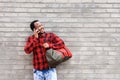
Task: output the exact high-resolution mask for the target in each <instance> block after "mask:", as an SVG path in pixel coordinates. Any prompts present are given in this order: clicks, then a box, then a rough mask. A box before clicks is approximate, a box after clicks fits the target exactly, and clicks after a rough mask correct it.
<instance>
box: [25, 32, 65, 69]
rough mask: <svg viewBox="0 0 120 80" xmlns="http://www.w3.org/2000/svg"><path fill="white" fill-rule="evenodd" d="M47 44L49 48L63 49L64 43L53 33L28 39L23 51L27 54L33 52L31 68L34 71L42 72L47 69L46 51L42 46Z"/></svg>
mask: <svg viewBox="0 0 120 80" xmlns="http://www.w3.org/2000/svg"><path fill="white" fill-rule="evenodd" d="M45 42H47V43H48V44H49V48H53V49H60V48H62V47H64V42H63V40H62V39H60V38H59V37H58V36H56V35H55V34H54V33H44V35H43V36H40V37H39V38H36V37H34V36H33V35H32V36H29V37H28V40H27V42H26V45H25V47H24V50H25V52H26V53H27V54H30V53H31V52H33V66H34V69H38V70H44V69H48V68H49V66H48V63H47V60H46V56H45V55H46V49H45V48H44V47H43V44H44V43H45Z"/></svg>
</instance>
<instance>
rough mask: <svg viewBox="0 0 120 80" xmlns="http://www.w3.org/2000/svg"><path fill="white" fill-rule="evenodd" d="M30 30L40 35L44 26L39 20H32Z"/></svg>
mask: <svg viewBox="0 0 120 80" xmlns="http://www.w3.org/2000/svg"><path fill="white" fill-rule="evenodd" d="M30 28H31V30H32V31H34V30H36V31H38V32H40V33H44V26H43V25H42V24H41V23H40V22H39V20H34V21H32V22H31V24H30Z"/></svg>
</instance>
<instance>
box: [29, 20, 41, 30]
mask: <svg viewBox="0 0 120 80" xmlns="http://www.w3.org/2000/svg"><path fill="white" fill-rule="evenodd" d="M38 21H39V20H34V21H32V22H31V23H30V28H31V30H32V31H33V30H34V28H35V26H34V23H35V22H38Z"/></svg>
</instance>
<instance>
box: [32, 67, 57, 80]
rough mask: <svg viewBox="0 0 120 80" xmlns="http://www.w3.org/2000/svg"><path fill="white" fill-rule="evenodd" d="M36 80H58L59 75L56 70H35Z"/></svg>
mask: <svg viewBox="0 0 120 80" xmlns="http://www.w3.org/2000/svg"><path fill="white" fill-rule="evenodd" d="M33 72H34V73H33V74H34V80H57V73H56V69H55V68H50V69H48V70H35V69H33Z"/></svg>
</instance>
